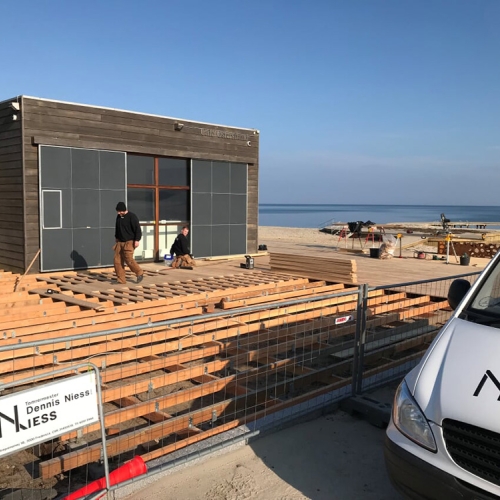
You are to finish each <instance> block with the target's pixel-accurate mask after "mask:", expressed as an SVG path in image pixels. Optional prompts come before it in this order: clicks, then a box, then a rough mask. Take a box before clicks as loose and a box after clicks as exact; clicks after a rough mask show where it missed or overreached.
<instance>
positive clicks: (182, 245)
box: [170, 226, 196, 269]
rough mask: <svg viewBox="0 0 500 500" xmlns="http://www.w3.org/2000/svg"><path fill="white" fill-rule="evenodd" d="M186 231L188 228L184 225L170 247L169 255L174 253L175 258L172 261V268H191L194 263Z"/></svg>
mask: <svg viewBox="0 0 500 500" xmlns="http://www.w3.org/2000/svg"><path fill="white" fill-rule="evenodd" d="M188 233H189V228H188V227H187V226H184V227H183V228H182V231H181V232H180V234H179V235H177V238H175V241H174V242H173V244H172V247H171V248H170V255H174V254H175V260H174V261H173V262H172V267H173V268H179V267H183V268H185V269H192V268H193V266H195V265H196V263H195V261H194V259H193V257H192V255H191V254H190V251H189V242H188V239H187V235H188Z"/></svg>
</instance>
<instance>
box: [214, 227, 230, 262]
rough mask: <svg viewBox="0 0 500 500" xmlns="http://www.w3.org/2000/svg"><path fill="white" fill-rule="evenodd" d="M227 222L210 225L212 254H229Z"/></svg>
mask: <svg viewBox="0 0 500 500" xmlns="http://www.w3.org/2000/svg"><path fill="white" fill-rule="evenodd" d="M229 227H230V226H229V224H227V225H225V226H212V255H213V256H216V255H229V254H230V253H231V252H230V248H229Z"/></svg>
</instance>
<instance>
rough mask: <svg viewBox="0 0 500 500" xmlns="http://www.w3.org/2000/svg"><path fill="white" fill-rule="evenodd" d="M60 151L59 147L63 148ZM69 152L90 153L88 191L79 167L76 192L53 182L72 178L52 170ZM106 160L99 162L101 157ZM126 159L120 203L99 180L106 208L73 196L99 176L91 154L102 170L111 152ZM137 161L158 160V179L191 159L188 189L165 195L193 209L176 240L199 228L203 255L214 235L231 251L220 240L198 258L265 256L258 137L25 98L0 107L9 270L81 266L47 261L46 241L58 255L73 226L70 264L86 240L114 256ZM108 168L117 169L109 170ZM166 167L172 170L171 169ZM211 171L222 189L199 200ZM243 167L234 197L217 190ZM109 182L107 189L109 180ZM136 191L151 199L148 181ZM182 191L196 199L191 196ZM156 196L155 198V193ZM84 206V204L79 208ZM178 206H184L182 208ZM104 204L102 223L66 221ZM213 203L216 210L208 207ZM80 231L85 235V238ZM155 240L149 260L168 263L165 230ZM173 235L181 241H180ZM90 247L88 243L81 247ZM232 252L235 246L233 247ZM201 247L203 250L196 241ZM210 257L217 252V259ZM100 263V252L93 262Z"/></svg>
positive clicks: (83, 163)
mask: <svg viewBox="0 0 500 500" xmlns="http://www.w3.org/2000/svg"><path fill="white" fill-rule="evenodd" d="M41 148H45V150H46V151H47V154H46V158H47V159H46V162H45V163H46V167H44V168H45V169H46V171H47V172H48V173H47V174H46V179H45V181H44V182H45V186H46V187H48V188H47V193H48V194H47V205H43V203H44V201H43V196H42V189H44V186H42V185H41V184H42V181H41V179H42V177H41V175H42V174H43V169H42V163H41V162H42V160H41V156H42V153H41ZM55 148H59V149H57V150H56V149H55ZM61 150H65V153H66V151H69V152H70V153H68V154H71V152H73V154H75V152H76V153H78V154H79V155H80V156H81V155H82V154H86V155H87V157H86V158H83V159H82V158H80V160H79V161H80V163H79V164H78V167H77V168H78V169H79V172H80V174H79V175H80V177H81V179H80V180H79V181H78V182H80V184H77V185H76V187H75V175H74V173H75V168H76V167H75V166H73V185H71V182H72V181H71V179H70V180H69V185H62V186H55V187H54V186H53V185H52V184H57V183H58V182H62V181H60V179H61V177H64V175H63V176H62V175H61V172H62V171H63V170H61V168H62V169H64V168H65V167H64V165H63V166H62V167H60V170H59V171H58V172H57V171H55V170H53V165H52V163H54V162H56V163H57V161H59V160H57V158H56V160H57V161H56V160H54V158H55V156H54V152H56V153H59V152H60V151H61ZM49 153H50V155H49ZM99 154H100V155H101V156H100V157H98V155H99ZM113 154H114V156H113ZM118 154H121V156H122V157H123V158H124V160H123V162H122V163H123V165H124V172H125V174H124V175H123V183H122V184H123V185H122V187H121V188H120V189H121V191H116V197H115V198H113V196H108V195H106V196H107V197H106V196H104V195H102V194H101V195H100V194H99V192H100V191H99V190H100V189H101V188H100V187H99V179H98V180H97V188H95V189H94V192H95V193H97V198H96V199H97V200H99V201H98V202H97V204H96V203H93V202H92V200H91V199H90V198H82V197H81V198H80V201H79V202H78V200H77V197H76V196H75V195H74V193H73V195H72V194H71V189H76V188H78V189H79V190H80V191H79V192H82V188H85V189H87V188H89V187H92V186H88V185H85V182H87V181H88V180H89V179H90V177H91V175H90V170H89V175H86V174H82V170H84V168H83V167H85V168H87V166H89V165H90V163H89V158H90V157H91V156H92V157H95V158H97V160H96V162H99V161H100V162H101V164H100V165H102V162H103V157H104V156H105V155H108V156H107V158H108V160H109V162H111V163H109V165H111V164H112V163H113V162H115V163H116V159H117V157H118V156H117V155H118ZM96 155H97V156H96ZM131 155H132V156H134V158H136V159H138V162H139V163H140V161H142V160H143V159H144V158H151V159H154V161H155V162H156V163H155V169H156V173H155V176H156V177H158V173H157V172H158V162H159V161H163V160H166V161H171V164H172V165H173V170H175V169H176V168H177V169H178V164H179V162H181V163H182V161H184V163H185V165H186V169H185V170H186V174H185V178H186V179H187V181H186V182H185V183H184V184H185V185H184V187H178V184H175V183H173V182H167V183H164V184H173V186H168V189H170V192H169V193H166V189H165V197H164V199H165V200H166V199H167V198H168V196H176V195H177V196H178V197H180V198H176V200H178V199H181V202H182V201H183V200H184V204H185V205H186V206H187V208H185V210H184V212H183V213H181V215H180V216H178V217H176V221H177V223H178V225H177V226H176V227H175V228H174V227H173V225H172V230H171V231H172V234H174V230H175V231H177V230H178V228H179V227H180V226H181V224H183V223H186V224H189V225H191V234H192V235H193V238H194V239H196V235H198V237H197V238H198V239H197V241H198V244H197V246H198V248H200V245H201V244H202V242H204V241H209V240H210V238H212V239H213V241H214V242H219V241H222V242H227V244H226V246H223V247H221V246H220V245H219V247H217V248H216V247H215V243H214V248H212V247H209V248H203V249H202V250H198V251H197V250H196V249H195V248H192V250H193V252H196V253H197V257H198V256H216V255H231V254H233V255H234V254H242V253H251V252H255V251H257V241H258V236H257V228H258V161H259V131H258V130H256V129H245V128H235V127H230V126H222V125H215V124H209V123H202V122H194V121H188V120H180V119H176V118H168V117H163V116H157V115H151V114H144V113H137V112H132V111H123V110H116V109H111V108H104V107H96V106H89V105H82V104H74V103H68V102H60V101H54V100H48V99H41V98H37V97H28V96H17V97H14V98H12V99H8V100H5V101H3V102H0V268H3V269H5V270H9V271H12V272H17V273H23V272H25V271H26V270H27V269H28V267H29V265H30V263H32V261H33V260H34V262H33V265H32V267H31V269H30V272H31V273H37V272H42V271H50V270H73V269H79V267H78V264H75V266H73V265H68V264H67V262H62V263H61V264H60V266H61V267H54V266H56V264H54V262H49V263H48V264H47V263H46V264H45V268H44V266H43V255H44V248H43V245H44V241H45V244H46V245H48V243H47V242H50V241H54V243H53V246H54V248H49V247H47V249H46V252H45V254H46V256H48V255H49V254H50V253H51V252H57V251H58V250H59V248H62V247H64V245H65V243H64V242H63V240H58V239H57V238H56V239H54V237H53V235H54V234H56V232H55V230H56V229H57V230H58V231H59V232H61V231H62V230H64V228H65V227H67V228H69V229H67V231H70V232H71V231H72V232H73V233H72V234H73V236H70V237H69V240H68V241H70V243H68V245H69V246H67V247H66V249H65V256H64V259H66V260H67V259H68V254H69V253H70V250H71V251H72V252H73V251H78V244H77V243H78V241H80V243H81V242H89V241H93V242H94V243H93V245H94V246H95V245H97V243H96V242H98V241H99V240H105V241H106V244H105V246H104V244H103V247H102V248H100V249H99V248H98V249H97V250H96V249H92V251H89V255H91V254H92V252H94V253H95V252H97V254H99V252H100V254H102V255H104V254H105V252H107V251H108V247H110V246H111V245H112V242H111V245H110V244H109V241H108V240H109V238H112V232H113V229H112V228H111V225H112V224H114V223H113V222H112V221H110V220H109V218H110V217H109V214H111V216H112V217H113V218H114V217H115V216H116V213H115V212H114V206H115V205H116V202H117V201H123V198H119V196H121V195H122V194H125V198H128V196H129V195H130V190H131V189H130V188H131V182H130V177H127V168H128V169H129V170H130V160H129V158H130V156H131ZM59 156H60V155H59ZM110 158H111V159H110ZM71 161H73V165H76V163H75V158H74V157H73V159H72V160H69V162H71ZM51 162H52V163H51ZM175 162H177V164H176V163H175ZM68 164H71V163H68ZM96 164H97V163H96ZM194 164H196V165H195V166H196V168H197V170H196V172H198V173H197V174H196V175H197V176H198V177H196V179H194V176H195V174H194V172H195V171H194V166H193V165H194ZM109 165H108V167H107V168H108V169H110V167H109ZM166 166H167V167H168V165H166ZM207 166H208V168H209V169H210V168H211V169H212V170H211V172H213V176H214V177H213V179H215V180H212V184H210V182H211V181H210V180H209V181H208V183H209V184H208V185H209V186H213V189H212V190H211V188H210V187H208V188H206V189H201V191H206V192H200V189H199V190H198V194H196V193H194V191H196V190H194V189H193V182H194V180H196V182H197V185H198V186H199V185H201V184H203V182H205V183H206V179H204V177H206V171H207ZM236 167H238V168H239V172H240V174H239V175H240V177H239V181H238V182H239V184H238V186H235V187H232V188H231V187H228V188H225V190H221V189H218V188H217V189H216V188H215V182H216V180H218V181H220V179H221V177H220V172H222V173H223V176H224V175H226V177H227V176H229V175H232V176H233V179H236V175H235V174H233V173H228V172H235V171H236V170H235V169H236ZM58 168H59V167H58ZM70 168H71V167H70ZM216 168H217V169H218V172H219V173H217V175H218V176H219V177H218V178H216V177H217V176H216V172H215V170H216ZM51 169H52V171H51ZM49 174H50V175H49ZM98 175H99V174H98ZM106 175H107V176H108V177H107V179H106V178H105V179H104V181H106V182H108V183H109V182H110V179H113V178H115V175H114V174H113V173H112V172H111V170H109V171H108V174H106ZM128 175H130V172H128ZM140 175H142V174H141V173H140V172H139V177H140ZM193 179H194V180H193ZM42 180H43V179H42ZM100 181H101V184H102V182H103V178H101V179H100ZM127 181H128V184H127ZM117 182H118V181H117ZM224 182H225V180H224V179H222V183H223V184H224ZM156 183H157V186H156V195H155V196H156V200H154V201H153V202H152V203H154V204H155V206H157V205H159V203H160V201H159V195H158V192H159V188H158V181H156ZM134 184H135V185H134V186H133V187H134V188H136V190H137V188H140V187H142V188H143V189H142V192H145V191H147V190H146V189H145V186H141V184H144V182H142V181H139V182H134ZM219 185H220V182H219ZM146 187H148V186H146ZM160 187H164V186H160ZM65 189H66V191H67V192H69V193H70V195H69V197H70V198H71V199H72V200H73V205H68V204H66V205H65V202H64V196H65V195H64V193H65V192H66V191H65ZM112 189H116V185H114V186H112ZM231 189H232V191H231ZM68 190H69V191H68ZM182 190H184V193H186V192H187V194H182V192H181V191H182ZM91 191H92V190H91V189H87V192H88V193H90V192H91ZM150 191H152V192H153V191H154V189H151V190H150ZM58 192H59V195H60V192H62V193H63V195H62V196H63V202H62V203H61V202H60V200H59V202H58V203H59V205H55V208H53V209H51V211H50V210H49V208H50V207H49V201H50V203H52V202H53V201H54V199H55V198H54V196H53V197H52V198H53V199H49V196H48V195H49V194H52V195H54V193H55V196H56V197H57V196H59V195H58V194H57V193H58ZM75 192H76V191H75ZM103 192H104V191H102V192H101V193H103ZM109 192H110V191H108V194H109ZM137 193H140V190H137ZM220 193H223V194H220ZM195 194H196V196H197V197H196V196H195ZM141 195H142V194H141ZM99 196H101V198H99ZM182 196H184V198H182ZM216 196H218V198H217V200H218V201H217V203H218V205H217V203H216V201H213V207H212V206H210V205H207V203H210V201H208V202H207V200H208V199H214V200H215V197H216ZM75 200H76V201H75ZM103 200H104V201H103ZM228 200H229V201H228ZM230 200H238V203H239V208H238V211H236V208H235V209H234V210H233V213H234V214H235V215H234V217H235V220H229V219H227V220H226V214H227V213H228V210H227V207H228V206H229V204H230V203H232V202H231V201H230ZM104 202H106V203H104ZM77 203H80V205H78V204H77ZM176 203H177V205H179V203H178V202H177V201H176ZM181 204H182V203H181ZM45 206H46V207H49V208H47V209H46V210H45V212H46V213H45V218H46V220H45V225H44V220H43V217H44V214H43V211H44V210H42V208H43V207H45ZM68 206H69V208H68ZM95 206H99V210H100V211H101V212H102V213H101V214H100V215H98V216H97V218H96V219H95V220H96V221H97V222H95V221H92V222H88V221H85V220H83V219H82V220H80V221H75V220H73V221H71V220H66V221H65V220H64V219H65V218H67V217H68V216H67V214H68V213H69V212H74V213H79V214H82V213H86V212H87V208H88V209H89V210H88V211H89V212H91V208H92V207H95ZM130 206H131V210H132V211H135V208H134V207H135V206H136V205H133V204H132V203H131V204H130ZM172 206H174V205H172ZM207 206H208V207H209V209H208V210H207ZM233 206H236V203H233V205H231V207H233ZM170 210H171V207H167V208H166V209H164V213H168V212H169V211H170ZM210 210H211V212H210ZM59 212H60V215H59ZM151 212H152V213H154V216H151V217H150V224H151V225H150V227H151V228H153V229H154V230H155V231H156V229H155V228H156V227H158V226H159V223H161V222H165V221H163V220H160V219H165V216H162V215H161V214H160V215H158V214H159V209H158V208H156V209H155V211H151ZM208 212H210V213H211V214H212V219H210V217H209V218H208V219H207V213H208ZM210 213H209V215H210ZM50 217H52V219H53V220H52V222H50V221H49V222H50V223H52V226H50V224H49V222H48V219H49V218H50ZM99 217H101V218H99ZM217 217H218V219H217ZM80 218H81V215H80ZM103 218H108V221H107V224H104V225H103V223H102V220H103ZM153 219H155V220H153ZM156 219H158V220H156ZM195 219H196V220H195ZM236 219H237V220H236ZM54 220H55V222H54ZM142 222H143V221H142V219H141V223H142ZM166 222H167V223H168V222H169V221H168V220H167V221H166ZM58 224H59V226H58ZM72 224H73V225H72ZM42 226H43V227H42ZM47 226H48V228H49V229H48V230H53V231H52V233H46V234H47V235H49V234H50V236H47V237H46V238H45V240H44V241H42V240H43V231H44V228H45V230H46V231H47V229H46V228H47ZM104 226H106V228H107V229H106V231H107V232H106V231H103V227H104ZM92 231H94V232H92ZM77 233H78V234H79V236H78V237H77ZM58 234H59V233H58ZM68 234H69V233H68ZM173 237H175V236H173ZM71 238H72V239H71ZM78 238H79V239H78ZM155 238H156V240H155V248H154V250H149V252H150V254H148V255H150V257H148V258H150V260H160V259H161V258H162V254H161V250H159V249H162V250H165V249H166V248H167V243H168V244H170V243H169V242H166V239H165V238H164V240H163V241H161V242H160V243H158V235H157V233H155ZM170 238H172V235H171V236H170ZM83 244H84V243H81V245H83ZM230 245H232V246H231V247H230ZM192 246H196V245H195V242H193V241H192ZM39 249H41V254H40V256H39V257H37V252H38V250H39ZM87 251H88V249H87ZM210 252H212V253H211V255H210ZM80 253H81V252H80ZM35 257H36V258H35ZM92 258H93V257H92V255H91V258H90V260H92ZM57 259H59V261H61V260H63V261H64V259H61V258H60V256H57ZM54 260H55V261H56V262H58V261H57V260H56V257H54ZM87 260H89V258H87ZM75 262H76V261H75ZM84 262H85V261H84ZM110 264H111V263H110V262H104V261H103V260H102V259H101V258H100V257H99V255H98V256H97V257H95V262H94V261H92V262H89V265H88V267H105V266H106V265H110ZM80 268H81V269H83V268H85V267H80Z"/></svg>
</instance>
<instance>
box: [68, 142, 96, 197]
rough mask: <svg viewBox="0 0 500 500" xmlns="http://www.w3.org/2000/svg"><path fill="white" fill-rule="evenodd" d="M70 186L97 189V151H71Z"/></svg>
mask: <svg viewBox="0 0 500 500" xmlns="http://www.w3.org/2000/svg"><path fill="white" fill-rule="evenodd" d="M71 186H72V188H73V189H75V188H91V189H99V151H95V150H92V149H72V150H71Z"/></svg>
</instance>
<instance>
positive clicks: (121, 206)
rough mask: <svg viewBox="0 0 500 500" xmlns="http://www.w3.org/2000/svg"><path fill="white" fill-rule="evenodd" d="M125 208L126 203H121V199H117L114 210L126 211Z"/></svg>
mask: <svg viewBox="0 0 500 500" xmlns="http://www.w3.org/2000/svg"><path fill="white" fill-rule="evenodd" d="M126 210H127V205H125V203H123V201H119V202H118V204H117V205H116V211H117V212H126Z"/></svg>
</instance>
